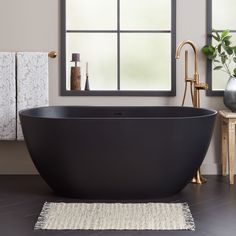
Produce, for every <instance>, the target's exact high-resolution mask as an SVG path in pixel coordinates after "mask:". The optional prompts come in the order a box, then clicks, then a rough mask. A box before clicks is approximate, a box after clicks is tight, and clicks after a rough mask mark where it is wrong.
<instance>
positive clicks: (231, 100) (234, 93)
mask: <svg viewBox="0 0 236 236" xmlns="http://www.w3.org/2000/svg"><path fill="white" fill-rule="evenodd" d="M224 104H225V106H226V107H228V108H229V109H230V110H231V111H232V112H236V77H234V76H231V77H230V78H229V80H228V82H227V84H226V88H225V91H224Z"/></svg>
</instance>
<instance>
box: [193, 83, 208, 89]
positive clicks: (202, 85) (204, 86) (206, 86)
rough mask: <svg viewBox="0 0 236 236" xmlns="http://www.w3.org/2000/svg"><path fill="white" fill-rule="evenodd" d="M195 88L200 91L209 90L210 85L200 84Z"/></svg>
mask: <svg viewBox="0 0 236 236" xmlns="http://www.w3.org/2000/svg"><path fill="white" fill-rule="evenodd" d="M195 88H196V89H198V90H208V84H207V83H199V84H196V85H195Z"/></svg>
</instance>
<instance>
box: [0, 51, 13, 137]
mask: <svg viewBox="0 0 236 236" xmlns="http://www.w3.org/2000/svg"><path fill="white" fill-rule="evenodd" d="M15 58H16V57H15V53H10V52H0V140H15V139H16V78H15V77H16V76H15V75H16V73H15V70H16V67H15Z"/></svg>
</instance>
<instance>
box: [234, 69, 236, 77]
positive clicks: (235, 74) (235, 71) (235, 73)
mask: <svg viewBox="0 0 236 236" xmlns="http://www.w3.org/2000/svg"><path fill="white" fill-rule="evenodd" d="M234 76H235V77H236V68H235V69H234Z"/></svg>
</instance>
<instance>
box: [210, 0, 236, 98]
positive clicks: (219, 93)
mask: <svg viewBox="0 0 236 236" xmlns="http://www.w3.org/2000/svg"><path fill="white" fill-rule="evenodd" d="M212 11H213V9H212V0H207V1H206V16H207V17H206V20H207V22H206V25H207V27H206V30H207V32H206V35H207V39H206V44H211V43H212V37H211V34H212V30H213V28H212ZM223 31H224V30H223V29H219V30H217V32H219V33H221V32H223ZM230 32H232V33H236V30H230ZM206 73H207V74H206V82H207V83H208V90H207V91H206V95H207V96H212V97H213V96H214V97H223V96H224V90H220V91H217V90H212V61H211V60H209V59H207V63H206Z"/></svg>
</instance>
